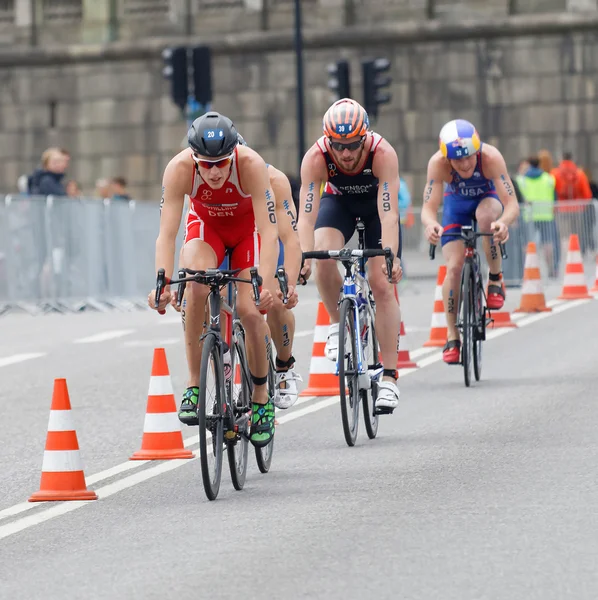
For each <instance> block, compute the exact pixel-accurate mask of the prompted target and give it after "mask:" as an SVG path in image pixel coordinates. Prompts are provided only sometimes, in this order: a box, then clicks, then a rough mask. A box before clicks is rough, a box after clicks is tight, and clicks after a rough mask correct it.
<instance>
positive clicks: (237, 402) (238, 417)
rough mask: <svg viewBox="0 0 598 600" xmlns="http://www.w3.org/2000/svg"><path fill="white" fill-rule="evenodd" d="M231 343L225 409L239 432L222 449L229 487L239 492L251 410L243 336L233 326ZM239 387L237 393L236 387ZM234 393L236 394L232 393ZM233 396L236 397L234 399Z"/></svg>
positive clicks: (245, 468) (246, 451) (244, 473)
mask: <svg viewBox="0 0 598 600" xmlns="http://www.w3.org/2000/svg"><path fill="white" fill-rule="evenodd" d="M232 337H233V340H234V341H233V344H232V345H231V365H232V368H233V373H232V380H231V382H230V385H231V391H232V394H231V398H230V402H229V406H230V407H232V409H233V412H234V415H235V422H236V424H237V425H238V428H239V431H238V433H237V434H236V436H235V439H232V440H228V441H227V444H226V450H227V455H228V466H229V469H230V476H231V480H232V483H233V487H234V488H235V489H236V490H237V491H241V490H242V489H243V486H244V485H245V480H246V478H247V457H248V454H249V410H250V409H251V386H250V385H249V381H248V380H247V376H246V375H245V373H249V368H248V367H247V354H246V350H245V334H244V331H243V329H242V328H241V326H240V325H235V326H234V327H233V336H232ZM237 366H238V367H239V372H240V375H241V377H240V378H241V382H240V384H235V377H236V373H235V371H236V369H237ZM237 386H239V388H238V390H237V389H236V387H237ZM236 391H238V394H235V392H236ZM235 396H236V397H235Z"/></svg>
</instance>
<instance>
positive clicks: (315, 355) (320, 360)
mask: <svg viewBox="0 0 598 600" xmlns="http://www.w3.org/2000/svg"><path fill="white" fill-rule="evenodd" d="M329 325H330V317H329V315H328V311H327V310H326V307H325V306H324V303H323V302H322V301H320V303H319V304H318V315H317V317H316V326H315V328H314V342H313V350H312V356H311V361H310V363H309V381H308V382H307V388H306V389H304V390H303V391H302V392H300V394H299V395H300V396H337V395H338V394H340V387H339V377H338V375H335V371H336V363H335V362H333V361H331V360H329V359H328V358H326V355H325V354H324V348H325V346H326V338H327V337H328V327H329ZM339 351H340V348H339Z"/></svg>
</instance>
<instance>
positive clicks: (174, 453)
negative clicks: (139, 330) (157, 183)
mask: <svg viewBox="0 0 598 600" xmlns="http://www.w3.org/2000/svg"><path fill="white" fill-rule="evenodd" d="M193 456H194V455H193V452H191V450H187V449H186V448H185V446H184V444H183V434H182V432H181V423H180V421H179V419H178V416H177V409H176V402H175V400H174V394H173V392H172V382H171V380H170V373H169V371H168V363H167V361H166V352H165V351H164V348H155V349H154V360H153V364H152V374H151V377H150V383H149V391H148V396H147V410H146V414H145V421H144V423H143V439H142V441H141V450H138V451H137V452H135V453H134V454H133V456H131V458H130V459H129V460H162V459H170V458H193Z"/></svg>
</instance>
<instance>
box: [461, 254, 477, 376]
mask: <svg viewBox="0 0 598 600" xmlns="http://www.w3.org/2000/svg"><path fill="white" fill-rule="evenodd" d="M472 284H473V277H472V273H471V264H469V263H465V265H463V275H462V278H461V319H462V328H463V342H462V349H461V362H462V363H463V375H464V378H465V385H466V387H469V386H470V384H471V362H472V355H473V335H474V327H475V314H474V307H473V285H472Z"/></svg>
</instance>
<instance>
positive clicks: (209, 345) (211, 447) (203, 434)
mask: <svg viewBox="0 0 598 600" xmlns="http://www.w3.org/2000/svg"><path fill="white" fill-rule="evenodd" d="M210 363H213V364H212V373H213V375H214V379H215V381H216V398H215V401H214V402H213V404H212V408H213V409H214V412H213V413H212V415H213V416H212V418H211V419H209V420H208V418H207V416H206V408H207V405H206V402H207V398H206V392H207V381H208V368H209V367H210ZM199 380H200V381H201V385H200V386H199V399H198V404H197V412H198V417H199V455H200V463H201V478H202V480H203V487H204V490H205V493H206V496H207V497H208V499H209V500H216V498H217V497H218V492H219V491H220V480H221V477H222V460H223V456H222V455H223V449H224V418H223V415H222V410H223V407H224V406H225V405H226V404H225V392H224V381H223V380H224V371H223V366H222V364H221V359H220V351H219V348H218V344H217V340H216V335H215V334H213V333H212V334H210V333H209V334H208V335H207V336H206V337H205V338H204V340H203V349H202V352H201V367H200V372H199ZM208 427H209V431H210V435H208ZM209 452H212V453H213V455H214V463H215V468H214V477H213V478H210V474H209V472H210V467H209V465H208V460H209Z"/></svg>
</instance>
